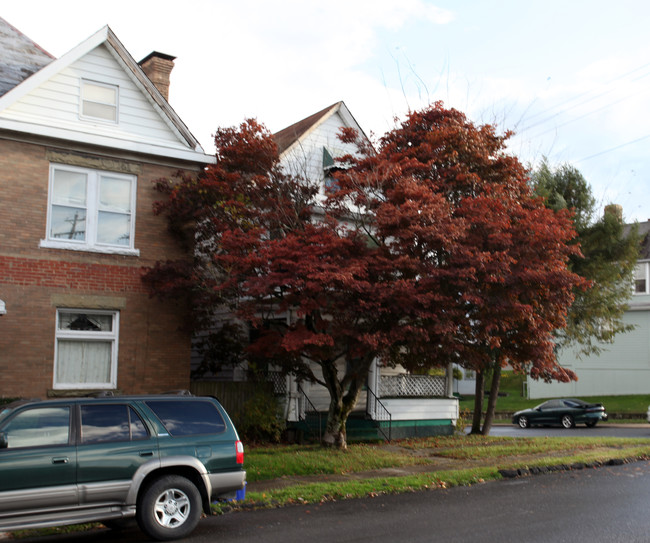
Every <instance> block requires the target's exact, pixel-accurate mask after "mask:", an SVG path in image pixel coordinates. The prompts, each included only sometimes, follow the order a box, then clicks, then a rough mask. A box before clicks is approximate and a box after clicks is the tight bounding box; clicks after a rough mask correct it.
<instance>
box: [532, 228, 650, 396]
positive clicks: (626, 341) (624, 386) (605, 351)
mask: <svg viewBox="0 0 650 543" xmlns="http://www.w3.org/2000/svg"><path fill="white" fill-rule="evenodd" d="M638 229H639V235H640V238H641V247H640V254H639V261H638V263H637V267H636V276H635V281H634V285H631V286H630V288H632V289H633V294H632V298H631V300H630V301H629V303H628V310H627V311H626V312H625V314H624V316H623V322H624V323H625V324H631V325H632V326H634V329H633V330H632V331H631V332H627V333H624V334H618V335H616V336H615V338H614V341H613V342H612V343H609V344H602V345H600V347H601V349H602V352H601V353H600V354H598V355H591V356H580V355H579V354H578V352H577V351H576V350H575V349H567V350H564V351H562V352H561V353H560V355H559V362H560V364H561V365H562V366H563V367H565V368H567V369H570V370H573V371H574V372H575V373H576V374H577V376H578V380H577V381H571V382H569V383H558V382H552V383H544V382H542V381H535V380H533V379H531V378H530V377H529V378H528V381H527V387H528V396H529V397H530V398H551V397H567V396H571V397H576V396H577V397H582V396H586V397H589V396H617V395H626V394H650V221H646V222H643V223H640V224H638Z"/></svg>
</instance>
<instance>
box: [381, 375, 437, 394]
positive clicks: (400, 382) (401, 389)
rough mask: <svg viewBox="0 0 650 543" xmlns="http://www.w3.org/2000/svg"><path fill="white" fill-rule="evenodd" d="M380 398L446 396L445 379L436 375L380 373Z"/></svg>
mask: <svg viewBox="0 0 650 543" xmlns="http://www.w3.org/2000/svg"><path fill="white" fill-rule="evenodd" d="M377 396H379V397H380V398H404V397H409V398H417V397H441V398H444V397H446V396H447V379H446V378H445V377H442V376H438V375H408V374H402V375H382V376H381V377H380V378H379V394H377Z"/></svg>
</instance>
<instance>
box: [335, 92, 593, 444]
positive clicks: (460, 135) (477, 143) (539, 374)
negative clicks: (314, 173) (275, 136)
mask: <svg viewBox="0 0 650 543" xmlns="http://www.w3.org/2000/svg"><path fill="white" fill-rule="evenodd" d="M508 136H509V134H508V133H506V134H504V135H497V134H496V132H495V130H494V128H493V127H492V126H489V125H484V126H478V127H477V126H475V125H473V124H472V123H471V122H469V121H468V120H467V119H466V117H465V116H464V115H463V114H462V113H461V112H459V111H456V110H447V109H444V108H443V106H442V104H441V103H437V104H435V105H434V106H432V107H430V108H428V109H426V110H424V111H420V112H415V113H412V114H411V115H409V117H408V118H407V119H406V120H405V121H404V122H403V123H402V124H401V125H400V126H399V127H398V128H396V129H395V130H393V131H392V132H390V133H388V134H387V135H386V136H385V137H384V138H383V139H382V140H381V147H380V149H379V151H378V152H377V153H376V154H372V155H370V156H368V157H366V158H365V159H364V160H361V161H357V162H356V166H355V167H354V168H353V169H352V170H349V171H348V172H347V173H346V175H343V176H341V177H340V180H339V190H338V191H337V192H336V193H334V194H332V197H331V198H332V203H335V202H336V203H337V204H338V210H339V213H340V214H341V215H340V216H343V214H345V213H349V210H350V209H355V210H357V211H358V213H357V214H356V215H355V216H356V219H357V221H358V223H359V224H362V225H364V227H365V229H366V231H367V232H368V235H369V236H371V237H372V239H373V241H374V243H375V244H376V245H377V246H380V247H382V248H383V249H384V250H385V253H386V256H385V258H387V259H388V260H390V262H391V263H392V265H393V266H394V273H395V276H396V278H399V279H400V280H399V282H398V285H399V287H398V288H397V289H396V290H395V291H394V294H395V300H394V304H395V305H394V306H395V307H397V308H399V312H400V322H399V328H400V330H403V331H405V332H406V333H405V334H403V335H401V337H398V338H396V340H397V341H396V343H395V344H393V346H392V354H393V360H397V361H400V362H401V363H402V364H403V365H404V366H405V367H406V368H407V369H411V370H415V369H418V368H423V367H424V368H427V367H430V366H432V365H443V364H445V363H448V362H456V363H458V364H460V365H462V366H464V367H465V368H468V369H472V370H475V371H476V375H477V380H476V403H475V409H474V420H473V425H472V431H473V432H475V433H478V432H482V433H484V434H487V433H489V431H490V427H491V424H492V419H493V415H494V410H495V406H496V399H497V395H498V391H499V382H500V376H501V369H502V368H503V367H504V366H505V365H506V364H510V365H511V366H512V367H513V368H514V370H515V371H517V372H520V373H529V374H530V375H531V376H532V377H534V378H542V379H547V380H548V379H557V380H560V381H567V380H569V379H574V378H575V375H574V374H573V373H572V372H570V371H567V370H564V369H563V368H561V367H560V366H559V365H558V364H557V361H556V358H555V353H554V341H553V338H554V331H555V330H557V329H558V328H562V327H563V326H565V324H566V323H565V317H566V313H567V309H568V308H569V306H570V305H571V303H572V300H573V292H574V290H573V289H574V288H581V287H584V286H585V282H584V280H583V279H581V278H580V277H579V276H577V275H575V274H574V273H572V272H570V271H569V270H568V269H567V261H568V258H569V256H570V255H577V254H579V251H578V248H577V247H576V246H575V245H571V244H570V241H571V240H572V238H573V237H574V236H575V232H574V230H573V227H572V223H571V221H570V217H569V215H568V214H567V213H555V212H553V211H551V210H549V209H546V208H545V207H544V205H543V203H542V201H541V199H539V198H536V197H535V196H534V195H533V194H532V193H531V190H530V187H529V185H528V183H527V174H526V171H525V170H524V168H523V167H522V165H521V164H520V163H519V161H518V160H517V159H516V158H515V157H512V156H509V155H507V154H506V153H505V152H504V150H505V143H506V141H507V138H508ZM348 160H349V161H353V162H354V159H353V157H348ZM488 375H491V376H492V379H491V389H490V395H489V401H488V408H487V412H486V416H485V421H484V423H483V425H482V426H481V422H482V418H481V414H482V405H483V390H484V386H485V381H486V377H487V376H488Z"/></svg>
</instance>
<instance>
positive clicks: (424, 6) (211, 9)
mask: <svg viewBox="0 0 650 543" xmlns="http://www.w3.org/2000/svg"><path fill="white" fill-rule="evenodd" d="M0 5H1V6H2V7H1V9H0V16H1V17H3V18H4V19H6V20H7V21H8V22H9V23H11V24H13V25H14V26H15V27H17V28H18V29H19V30H21V31H22V32H23V33H24V34H26V35H27V36H29V37H30V38H31V39H33V40H34V41H35V42H36V43H38V44H39V45H40V46H41V47H43V48H44V49H45V50H47V51H48V52H50V53H52V54H53V55H55V56H56V57H60V56H62V55H64V54H65V53H67V52H68V51H69V50H71V49H72V48H73V47H75V46H76V45H78V44H79V43H81V42H82V41H84V40H85V39H86V38H88V37H89V36H91V35H92V34H94V33H95V32H96V31H97V30H99V29H100V28H102V27H103V26H104V25H106V24H108V25H109V26H110V27H111V29H112V30H113V31H114V32H115V34H116V35H117V36H118V38H119V39H120V40H121V41H122V43H123V44H124V45H125V47H126V48H127V49H128V50H129V52H130V53H131V55H132V56H133V57H134V58H135V59H136V60H141V59H142V58H143V57H145V56H146V55H147V54H148V53H150V52H151V51H153V50H156V51H160V52H163V53H167V54H170V55H174V56H176V57H177V59H176V64H175V68H174V71H173V72H172V76H171V77H172V79H171V89H170V103H171V105H172V106H173V107H174V109H175V110H176V111H177V113H178V114H179V115H180V116H181V118H182V119H183V120H184V121H185V123H186V124H187V125H188V127H189V128H190V130H191V131H192V132H193V133H194V135H195V136H196V137H197V138H198V139H199V140H200V141H201V143H202V145H203V146H204V148H205V150H206V151H208V152H212V151H213V144H212V138H211V135H212V134H213V133H214V130H215V129H216V128H217V127H219V126H231V125H235V124H239V123H240V122H241V121H242V120H243V119H244V118H247V117H255V118H257V119H258V120H259V121H261V122H263V123H264V124H266V126H267V127H268V128H269V129H270V130H271V131H273V132H275V131H278V130H280V129H282V128H284V127H285V126H288V125H290V124H292V123H294V122H296V121H298V120H300V119H302V118H304V117H306V116H308V115H310V114H312V113H315V112H316V111H319V110H321V109H323V108H324V107H326V106H329V105H331V104H333V103H335V102H338V101H339V100H343V101H344V102H345V103H346V105H347V106H348V108H349V109H350V111H351V112H352V114H353V115H354V116H355V118H356V119H357V121H358V123H359V124H360V125H361V127H362V128H363V129H364V130H365V131H366V133H371V132H372V133H373V134H375V135H376V136H380V135H382V134H383V133H384V132H386V131H387V130H390V128H391V127H393V126H394V124H393V123H394V121H393V119H394V118H395V117H396V116H397V117H403V116H404V114H405V113H406V112H407V111H408V110H409V109H411V110H413V109H419V108H421V107H424V106H425V105H427V104H428V103H430V102H433V101H435V100H442V101H443V102H444V103H445V105H446V106H447V107H455V108H457V109H460V110H462V111H463V112H465V113H466V114H467V115H468V116H469V117H470V118H471V119H472V120H474V121H475V122H477V123H486V122H488V123H495V124H497V125H498V127H499V129H500V130H501V131H503V130H506V129H507V130H514V131H515V132H516V136H515V137H513V138H512V140H511V145H510V150H511V152H512V153H514V154H516V155H518V156H519V158H520V159H521V160H522V162H524V163H526V164H529V163H531V164H535V163H538V161H539V160H540V159H541V158H542V156H546V157H548V159H549V161H550V163H551V164H561V163H569V164H572V165H574V166H575V167H577V168H578V169H579V170H580V171H581V172H582V173H583V174H584V176H585V177H586V179H587V181H588V182H589V183H590V184H591V185H592V189H593V192H594V196H595V197H596V199H597V200H598V202H599V203H600V205H601V207H602V206H603V205H605V204H608V203H618V204H620V205H622V206H623V209H624V217H625V219H626V221H634V220H639V221H646V220H648V219H650V155H649V153H648V149H649V148H650V108H649V106H648V104H649V101H650V39H648V26H649V25H650V2H646V1H644V0H634V1H632V0H618V1H617V2H611V1H608V2H605V1H601V0H492V1H490V0H455V1H452V0H441V1H428V0H277V1H272V0H227V1H225V0H185V1H184V2H180V1H178V0H175V1H171V0H157V1H149V0H129V1H124V0H111V1H110V2H92V3H91V2H88V1H81V0H59V1H57V2H53V1H51V0H47V1H41V0H26V1H20V2H19V1H14V2H8V1H6V0H5V1H3V2H2V4H0Z"/></svg>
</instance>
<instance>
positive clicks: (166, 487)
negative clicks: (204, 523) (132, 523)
mask: <svg viewBox="0 0 650 543" xmlns="http://www.w3.org/2000/svg"><path fill="white" fill-rule="evenodd" d="M201 513H202V506H201V494H200V493H199V490H198V489H197V488H196V486H195V485H194V483H192V481H190V480H189V479H186V478H185V477H181V476H180V475H166V476H164V477H160V478H159V479H156V480H154V481H153V482H152V483H151V484H150V485H149V486H148V487H147V488H146V490H145V491H144V493H143V494H142V498H141V500H140V503H139V504H138V508H137V520H138V524H139V526H140V529H141V530H142V531H143V532H144V533H145V534H147V535H148V536H149V537H151V538H153V539H157V540H158V541H170V540H172V539H180V538H182V537H185V536H187V535H189V534H190V533H191V532H192V530H194V528H196V525H197V524H198V522H199V520H200V518H201Z"/></svg>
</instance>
